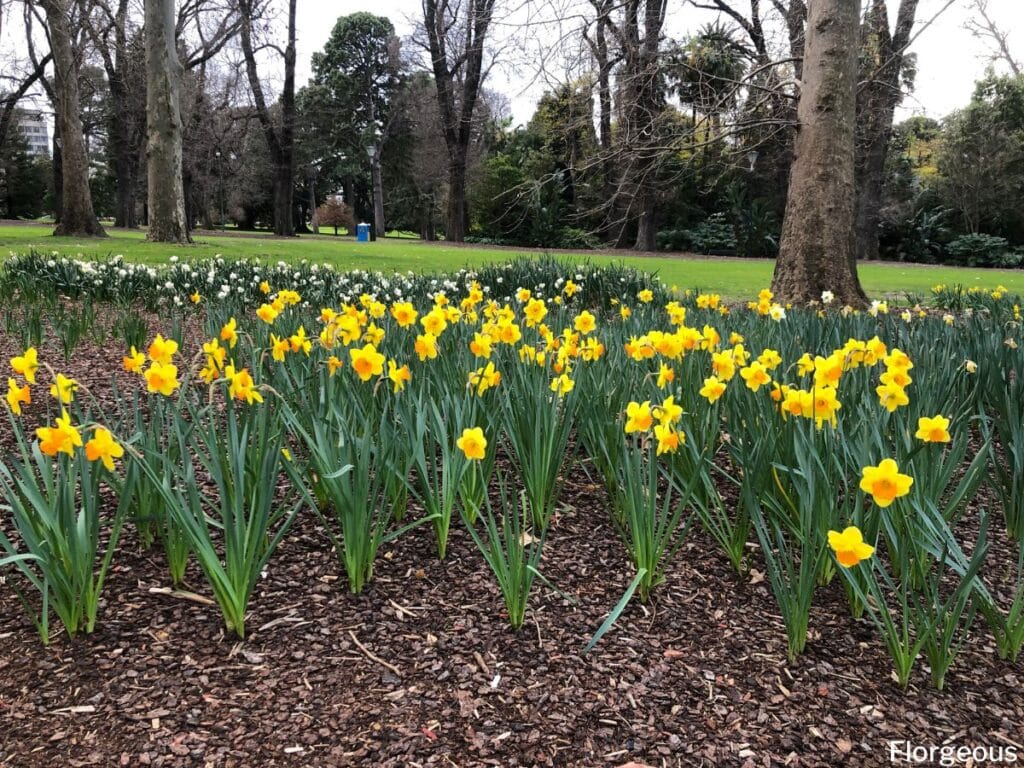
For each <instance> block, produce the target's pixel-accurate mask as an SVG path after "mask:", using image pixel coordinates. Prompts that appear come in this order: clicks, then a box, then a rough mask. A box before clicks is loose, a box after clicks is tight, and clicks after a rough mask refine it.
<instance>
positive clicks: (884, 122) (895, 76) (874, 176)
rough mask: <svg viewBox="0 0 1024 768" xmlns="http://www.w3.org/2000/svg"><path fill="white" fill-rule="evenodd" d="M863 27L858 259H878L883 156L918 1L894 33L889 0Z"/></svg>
mask: <svg viewBox="0 0 1024 768" xmlns="http://www.w3.org/2000/svg"><path fill="white" fill-rule="evenodd" d="M871 3H872V7H871V10H870V11H869V12H868V18H867V21H866V23H865V30H864V31H865V37H866V38H867V40H868V41H870V42H869V43H868V44H867V45H865V48H866V49H867V50H866V52H865V53H866V55H865V57H864V58H865V60H866V62H867V67H868V69H869V71H868V72H866V73H865V75H866V77H865V78H862V79H864V80H865V83H864V85H863V87H862V88H861V90H860V93H858V98H857V220H856V225H855V231H856V238H857V258H858V259H877V258H878V226H879V223H880V222H881V213H882V187H883V186H884V184H885V158H886V155H887V154H888V151H889V140H890V139H891V138H892V121H893V114H894V113H895V111H896V106H897V105H898V104H899V102H900V98H901V92H900V77H901V75H902V73H903V62H904V53H905V51H906V48H907V45H908V44H909V42H910V33H911V31H912V29H913V26H914V16H915V14H916V12H917V4H918V0H901V2H900V5H899V10H898V11H897V13H896V29H895V32H894V33H892V34H891V35H890V33H889V13H888V10H887V9H886V4H885V0H871Z"/></svg>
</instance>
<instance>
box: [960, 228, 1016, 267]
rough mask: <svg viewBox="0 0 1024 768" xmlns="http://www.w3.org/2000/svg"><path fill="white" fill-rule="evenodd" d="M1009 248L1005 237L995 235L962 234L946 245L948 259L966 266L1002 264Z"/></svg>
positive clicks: (994, 265)
mask: <svg viewBox="0 0 1024 768" xmlns="http://www.w3.org/2000/svg"><path fill="white" fill-rule="evenodd" d="M1008 250H1009V244H1008V243H1007V242H1006V238H1005V237H996V236H995V235H985V234H980V233H979V234H977V235H961V236H960V237H958V238H956V239H955V240H953V241H952V242H950V243H949V244H948V245H947V246H946V257H947V258H946V261H947V262H948V263H950V264H956V265H959V266H965V267H996V266H1002V263H1001V262H1002V259H1003V256H1004V255H1005V254H1006V253H1007V251H1008Z"/></svg>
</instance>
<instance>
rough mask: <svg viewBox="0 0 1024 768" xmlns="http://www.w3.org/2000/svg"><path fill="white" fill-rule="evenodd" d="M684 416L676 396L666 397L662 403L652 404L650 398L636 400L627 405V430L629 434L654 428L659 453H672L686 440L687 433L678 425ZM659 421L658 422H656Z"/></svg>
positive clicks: (641, 432)
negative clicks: (639, 401) (640, 401)
mask: <svg viewBox="0 0 1024 768" xmlns="http://www.w3.org/2000/svg"><path fill="white" fill-rule="evenodd" d="M682 417H683V408H682V406H680V405H678V404H677V403H676V402H675V398H674V396H672V395H670V396H669V397H667V398H665V400H664V401H662V403H661V404H660V405H655V406H652V405H651V401H650V400H645V401H644V402H642V403H638V402H636V401H633V402H631V403H630V404H629V405H627V406H626V424H625V432H626V434H627V435H629V434H634V433H640V434H644V433H647V432H649V431H650V430H651V427H653V428H654V439H655V440H656V441H657V453H658V455H659V456H661V455H662V454H663V453H672V452H674V451H676V450H678V449H679V446H680V445H681V444H682V443H683V442H684V441H685V440H686V434H685V433H683V432H681V431H679V430H678V427H677V426H676V425H677V424H678V423H679V421H680V420H681V419H682ZM655 421H657V424H655Z"/></svg>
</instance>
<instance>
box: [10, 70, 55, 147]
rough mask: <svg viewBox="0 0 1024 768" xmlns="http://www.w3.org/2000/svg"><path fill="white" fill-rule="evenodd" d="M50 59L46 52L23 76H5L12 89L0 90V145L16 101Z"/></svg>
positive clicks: (33, 83) (37, 79)
mask: <svg viewBox="0 0 1024 768" xmlns="http://www.w3.org/2000/svg"><path fill="white" fill-rule="evenodd" d="M51 59H52V57H51V55H50V54H46V56H44V57H43V58H42V59H40V60H39V61H38V62H36V63H35V64H34V65H33V66H32V68H31V69H30V70H29V71H28V72H27V73H26V74H25V75H24V76H23V77H17V76H5V79H7V80H10V81H12V84H13V89H12V90H11V91H10V92H7V91H6V89H5V90H2V91H0V147H2V146H4V143H5V141H6V140H7V132H8V131H9V130H10V129H11V124H12V123H13V121H14V114H15V112H14V110H15V109H16V108H17V106H18V102H19V101H21V100H22V99H23V98H25V96H26V95H27V94H28V93H29V92H30V91H31V90H32V86H34V85H35V84H36V82H38V81H39V79H40V78H41V77H42V76H43V73H44V72H45V71H46V67H47V65H49V63H50V61H51Z"/></svg>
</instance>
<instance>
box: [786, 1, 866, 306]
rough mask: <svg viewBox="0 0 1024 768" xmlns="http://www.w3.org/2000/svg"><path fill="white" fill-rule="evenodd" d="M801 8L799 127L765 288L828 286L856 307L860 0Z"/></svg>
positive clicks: (817, 289) (800, 290)
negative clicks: (777, 241)
mask: <svg viewBox="0 0 1024 768" xmlns="http://www.w3.org/2000/svg"><path fill="white" fill-rule="evenodd" d="M808 13H809V15H808V19H807V36H806V49H805V52H804V62H803V81H802V87H801V92H800V104H799V107H798V109H797V116H798V118H799V121H800V127H799V131H798V133H797V138H796V147H795V155H796V156H795V160H794V162H793V167H792V170H791V173H790V183H789V198H788V201H787V204H786V215H785V219H784V221H783V227H782V242H781V246H780V249H779V257H778V259H777V260H776V262H775V274H774V276H773V278H772V290H773V291H774V292H775V294H776V297H777V298H778V300H779V301H783V302H790V301H791V302H795V303H807V302H809V301H814V300H818V299H820V297H821V294H822V292H823V291H826V290H828V291H832V292H833V293H834V294H835V297H836V298H837V299H838V300H839V302H841V303H844V304H849V305H851V306H862V305H863V304H864V303H865V301H866V296H865V295H864V291H863V289H862V288H861V286H860V281H859V279H858V278H857V262H856V248H855V241H854V230H853V225H854V221H855V217H856V181H855V172H854V129H855V122H856V113H857V104H856V83H857V52H858V46H857V42H858V29H859V22H860V0H815V2H812V3H811V4H810V6H809V8H808Z"/></svg>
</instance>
